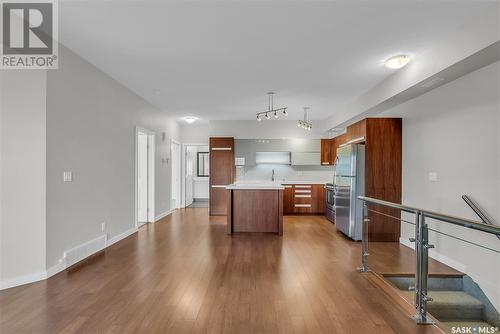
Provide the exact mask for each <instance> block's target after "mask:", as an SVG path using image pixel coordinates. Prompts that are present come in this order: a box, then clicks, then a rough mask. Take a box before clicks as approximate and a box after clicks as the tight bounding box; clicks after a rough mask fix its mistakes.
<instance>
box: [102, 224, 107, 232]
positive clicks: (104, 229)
mask: <svg viewBox="0 0 500 334" xmlns="http://www.w3.org/2000/svg"><path fill="white" fill-rule="evenodd" d="M104 231H106V222H102V223H101V232H104Z"/></svg>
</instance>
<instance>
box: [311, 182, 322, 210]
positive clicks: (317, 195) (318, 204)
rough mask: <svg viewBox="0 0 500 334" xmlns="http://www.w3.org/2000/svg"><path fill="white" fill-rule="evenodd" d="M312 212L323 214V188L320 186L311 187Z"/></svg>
mask: <svg viewBox="0 0 500 334" xmlns="http://www.w3.org/2000/svg"><path fill="white" fill-rule="evenodd" d="M311 204H312V211H313V212H314V213H318V214H323V213H324V212H325V186H324V185H322V184H313V186H312V201H311Z"/></svg>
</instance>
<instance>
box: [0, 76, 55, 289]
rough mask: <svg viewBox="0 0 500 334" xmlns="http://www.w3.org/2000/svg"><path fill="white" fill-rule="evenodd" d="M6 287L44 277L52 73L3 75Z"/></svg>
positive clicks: (0, 135) (1, 220) (2, 276)
mask: <svg viewBox="0 0 500 334" xmlns="http://www.w3.org/2000/svg"><path fill="white" fill-rule="evenodd" d="M0 88H1V89H0V90H1V98H0V102H1V106H0V112H1V116H0V117H1V122H0V192H1V197H0V264H1V266H0V280H1V282H0V283H1V284H0V285H1V287H4V288H6V287H9V286H11V285H15V284H19V283H24V282H27V281H33V280H38V279H42V278H44V275H45V274H44V272H45V228H46V222H45V159H46V152H45V136H46V132H45V121H46V109H45V105H46V101H45V97H46V72H45V71H41V70H19V71H16V70H12V71H2V73H1V87H0Z"/></svg>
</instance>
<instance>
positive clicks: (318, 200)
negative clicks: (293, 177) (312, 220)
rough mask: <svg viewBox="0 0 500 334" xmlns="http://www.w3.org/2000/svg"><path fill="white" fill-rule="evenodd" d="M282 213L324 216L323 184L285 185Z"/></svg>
mask: <svg viewBox="0 0 500 334" xmlns="http://www.w3.org/2000/svg"><path fill="white" fill-rule="evenodd" d="M283 213H284V214H285V215H293V214H324V213H325V186H324V185H323V184H287V185H285V190H284V192H283Z"/></svg>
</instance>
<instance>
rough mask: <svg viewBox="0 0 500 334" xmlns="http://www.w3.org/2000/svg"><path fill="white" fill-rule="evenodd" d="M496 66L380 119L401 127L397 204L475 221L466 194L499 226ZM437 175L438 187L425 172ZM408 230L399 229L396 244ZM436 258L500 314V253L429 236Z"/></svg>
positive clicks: (494, 242)
mask: <svg viewBox="0 0 500 334" xmlns="http://www.w3.org/2000/svg"><path fill="white" fill-rule="evenodd" d="M499 92H500V63H499V62H497V63H494V64H492V65H489V66H487V67H484V68H482V69H480V70H478V71H475V72H473V73H470V74H468V75H466V76H464V77H462V78H459V79H457V80H455V81H453V82H451V83H449V84H447V85H444V86H442V87H439V88H437V89H436V90H433V91H431V92H429V93H427V94H425V95H422V96H420V97H418V98H416V99H414V100H411V101H409V102H407V103H405V104H402V105H400V106H398V107H396V108H394V109H392V110H390V111H388V112H387V113H386V115H389V116H402V117H404V120H403V203H405V204H408V205H412V206H416V207H423V208H427V209H430V210H435V211H439V212H444V213H448V214H451V215H456V216H462V217H466V218H471V219H475V220H478V217H477V216H476V215H475V214H474V212H472V210H471V209H470V208H469V207H468V206H467V205H466V204H465V202H464V201H463V200H462V199H461V196H462V195H463V194H469V195H471V196H472V198H473V199H474V200H476V201H477V202H478V203H479V205H480V206H481V207H482V208H484V209H485V210H486V212H487V213H488V214H489V215H490V216H491V217H492V218H493V219H494V220H495V221H496V222H497V224H499V223H500V95H499ZM429 172H437V173H438V181H437V182H432V181H429V178H428V173H429ZM431 225H432V226H433V227H435V228H436V229H438V230H440V231H442V232H445V233H449V234H453V235H457V236H460V237H462V238H465V239H466V240H470V241H473V242H476V243H479V244H482V245H486V246H489V247H491V248H494V249H500V241H499V240H498V239H497V238H495V237H494V236H491V235H485V234H483V233H479V232H475V231H471V230H469V229H464V228H459V227H454V226H449V225H443V224H433V223H431ZM411 235H413V229H412V228H411V227H410V226H408V225H406V224H402V237H403V238H405V239H407V238H408V237H409V236H411ZM430 239H431V243H433V244H435V245H436V249H435V250H432V251H431V256H434V257H436V258H440V259H442V260H443V261H446V262H447V263H450V264H452V265H454V266H455V267H456V268H457V269H459V270H463V271H465V272H466V273H467V274H469V275H470V276H471V277H472V278H473V279H474V280H475V281H476V282H477V283H479V285H480V286H481V288H482V289H483V290H484V291H485V292H486V294H487V295H488V296H489V298H490V299H491V300H492V301H493V302H494V304H495V305H496V307H497V309H500V254H498V253H494V252H492V251H487V250H484V249H482V248H479V247H477V246H472V245H469V244H466V243H464V242H462V241H458V240H455V239H452V238H449V237H446V236H443V235H439V234H436V233H433V232H431V235H430Z"/></svg>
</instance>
